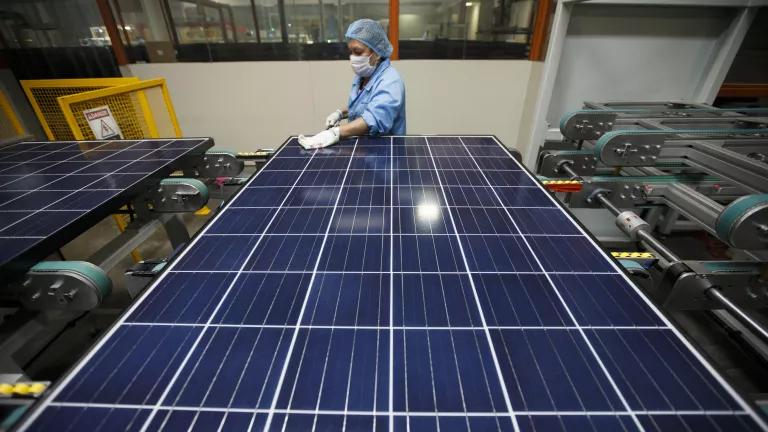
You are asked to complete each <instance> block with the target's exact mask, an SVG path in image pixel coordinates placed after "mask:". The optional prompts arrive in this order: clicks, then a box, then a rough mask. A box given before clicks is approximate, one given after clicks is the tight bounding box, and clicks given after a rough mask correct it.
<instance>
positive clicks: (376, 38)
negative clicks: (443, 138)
mask: <svg viewBox="0 0 768 432" xmlns="http://www.w3.org/2000/svg"><path fill="white" fill-rule="evenodd" d="M345 36H346V38H347V47H348V48H349V52H350V56H349V62H350V63H351V66H352V70H353V71H354V72H355V78H354V79H353V80H352V90H350V92H349V101H348V102H347V108H344V109H338V110H336V111H334V112H333V113H331V114H330V115H329V116H328V118H326V119H325V127H326V130H324V131H322V132H320V133H318V134H317V135H315V136H311V137H305V136H303V135H301V136H299V144H301V145H302V146H303V147H304V148H308V149H309V148H322V147H327V146H329V145H332V144H336V143H337V142H339V140H340V139H343V138H347V137H351V136H360V135H405V86H404V85H403V80H402V79H400V74H398V73H397V71H396V70H395V68H394V67H392V64H391V63H390V62H389V56H390V55H392V44H390V43H389V40H388V39H387V34H386V33H385V32H384V29H383V28H382V27H381V26H380V25H379V23H377V22H376V21H373V20H370V19H361V20H357V21H355V22H353V23H352V24H351V25H350V26H349V29H347V33H346V34H345ZM344 118H348V119H349V121H348V122H347V123H345V124H341V121H342V120H343V119H344Z"/></svg>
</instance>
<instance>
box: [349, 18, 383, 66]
mask: <svg viewBox="0 0 768 432" xmlns="http://www.w3.org/2000/svg"><path fill="white" fill-rule="evenodd" d="M344 36H345V37H346V38H347V40H349V39H355V40H359V41H360V42H362V43H364V44H366V45H368V47H369V48H370V49H372V50H373V51H374V52H375V53H376V54H378V55H380V56H381V57H389V56H390V55H392V44H391V43H389V39H387V33H385V32H384V29H383V28H382V27H381V25H379V23H377V22H376V21H374V20H372V19H368V18H363V19H359V20H357V21H355V22H353V23H352V24H350V25H349V28H348V29H347V33H346V34H345V35H344Z"/></svg>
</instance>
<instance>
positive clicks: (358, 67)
mask: <svg viewBox="0 0 768 432" xmlns="http://www.w3.org/2000/svg"><path fill="white" fill-rule="evenodd" d="M372 55H373V54H371V55H368V56H356V55H350V56H349V64H350V65H351V66H352V70H353V71H354V72H355V75H357V76H359V77H363V78H368V77H369V76H371V75H373V71H374V70H375V69H376V66H373V65H372V64H371V56H372Z"/></svg>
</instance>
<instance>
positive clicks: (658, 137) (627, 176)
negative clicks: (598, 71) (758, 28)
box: [537, 101, 768, 400]
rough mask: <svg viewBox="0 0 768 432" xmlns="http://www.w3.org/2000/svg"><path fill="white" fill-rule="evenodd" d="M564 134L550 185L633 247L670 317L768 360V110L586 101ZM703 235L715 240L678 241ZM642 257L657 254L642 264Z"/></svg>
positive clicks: (552, 145) (590, 220)
mask: <svg viewBox="0 0 768 432" xmlns="http://www.w3.org/2000/svg"><path fill="white" fill-rule="evenodd" d="M560 131H561V133H562V136H563V139H562V140H549V141H547V142H545V143H544V144H543V145H542V146H541V148H540V151H539V154H538V162H537V173H538V174H539V175H540V176H542V178H543V179H544V180H545V182H546V183H547V184H548V185H549V188H550V190H551V191H553V192H555V193H556V194H557V195H558V197H559V198H560V199H561V201H562V202H563V203H565V204H566V205H567V206H568V207H569V208H570V209H571V210H572V211H573V212H574V213H576V214H577V215H581V216H582V217H581V218H580V219H581V221H582V223H584V225H585V227H586V228H587V229H588V230H590V231H592V232H593V233H595V234H596V236H597V237H598V239H599V240H601V241H603V243H604V244H605V245H606V246H608V247H612V248H613V249H617V250H624V251H626V252H627V253H626V254H625V256H628V257H630V261H629V262H626V266H627V269H628V271H629V272H630V274H633V276H634V277H635V278H637V279H645V282H644V283H642V284H641V286H645V287H646V291H647V292H649V293H650V294H652V295H653V297H654V298H655V299H656V301H657V302H658V303H659V304H661V305H663V307H664V309H665V310H666V311H667V312H668V313H670V314H671V315H673V316H675V317H677V318H679V320H680V321H686V322H688V323H689V324H690V321H689V318H690V317H691V316H699V317H701V316H702V315H701V314H702V313H703V314H706V316H708V317H709V318H711V319H712V320H714V321H717V323H718V325H719V326H720V327H721V328H723V329H725V330H726V331H727V332H728V334H729V335H731V336H732V337H733V338H736V339H738V340H739V343H740V344H741V346H748V347H749V350H750V351H751V352H753V354H755V357H756V358H759V359H762V360H760V361H762V362H766V361H768V349H767V348H768V345H767V343H768V327H767V326H766V322H768V321H766V317H768V315H766V306H768V109H764V108H727V109H719V108H715V107H712V106H709V105H704V104H693V103H688V102H674V101H673V102H658V103H656V102H610V103H597V102H585V103H584V106H583V107H582V108H581V109H580V110H578V111H574V112H570V113H568V114H566V115H564V116H563V118H562V121H561V122H560ZM607 215H610V218H612V219H613V221H614V223H615V226H616V227H617V228H618V230H619V231H620V232H621V233H622V234H623V236H624V239H623V241H622V240H621V239H617V236H616V235H615V233H609V232H608V231H606V229H605V227H604V225H605V223H606V222H605V221H606V220H607V218H606V216H607ZM692 232H693V233H696V232H698V233H705V234H703V236H702V235H699V236H698V237H697V238H698V239H699V240H700V241H699V242H698V243H697V242H689V243H687V244H681V243H679V242H678V243H676V242H675V240H676V239H677V238H680V237H681V236H682V237H685V236H686V233H692ZM681 233H682V234H681ZM690 237H691V236H690V235H689V234H688V235H687V238H688V239H689V240H690ZM712 245H716V246H714V247H713V246H712ZM708 247H709V249H714V250H713V251H711V253H706V251H707V248H708ZM633 252H650V253H652V254H653V257H654V258H653V259H651V260H649V259H648V256H646V255H641V254H636V256H638V257H641V258H639V259H638V261H639V262H631V256H632V255H633V254H632V253H633ZM686 254H687V255H689V256H686ZM691 255H692V256H691ZM707 255H708V256H707ZM692 311H697V312H692ZM687 320H688V321H687ZM699 324H701V323H699ZM715 327H717V326H715ZM707 331H712V330H711V329H710V330H707ZM705 332H706V331H705V330H702V329H701V328H700V327H698V328H697V329H695V330H692V333H705ZM719 349H720V350H722V349H726V350H727V349H728V348H722V347H721V348H719ZM721 352H722V351H721ZM710 354H712V353H710ZM713 355H715V356H717V354H713ZM721 357H723V356H721ZM758 363H759V362H758ZM763 364H767V363H763ZM757 399H758V400H759V399H760V398H759V397H757Z"/></svg>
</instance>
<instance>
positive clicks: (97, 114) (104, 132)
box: [83, 105, 123, 140]
mask: <svg viewBox="0 0 768 432" xmlns="http://www.w3.org/2000/svg"><path fill="white" fill-rule="evenodd" d="M83 115H84V116H85V119H86V120H88V126H90V127H91V131H92V132H93V135H94V136H95V137H96V139H97V140H105V139H123V134H122V132H120V126H118V125H117V121H116V120H115V117H114V116H113V115H112V111H110V109H109V107H108V106H106V105H104V106H100V107H96V108H91V109H87V110H85V111H83Z"/></svg>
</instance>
